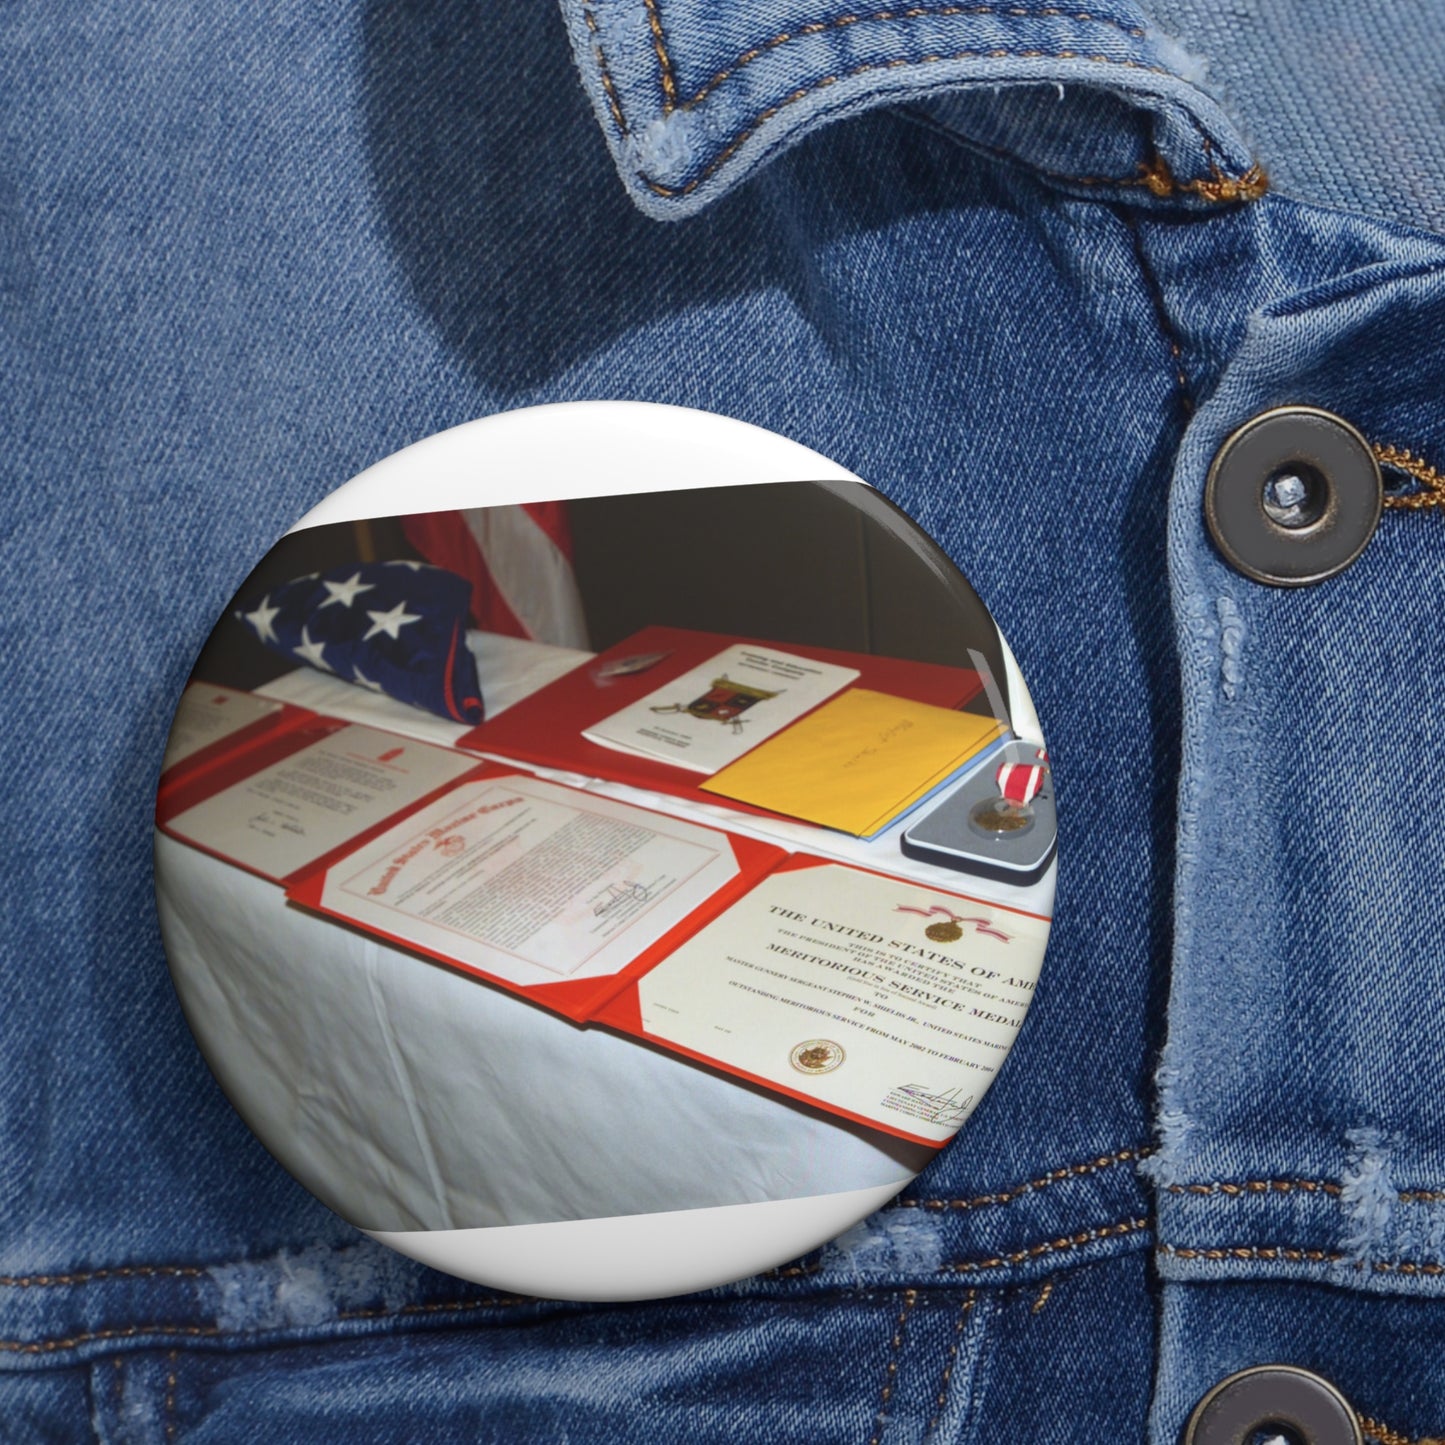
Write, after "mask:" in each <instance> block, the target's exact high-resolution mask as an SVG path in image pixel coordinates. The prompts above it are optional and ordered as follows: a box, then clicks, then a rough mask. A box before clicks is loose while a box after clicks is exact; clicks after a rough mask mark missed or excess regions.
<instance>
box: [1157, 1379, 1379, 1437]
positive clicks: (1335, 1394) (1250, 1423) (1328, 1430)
mask: <svg viewBox="0 0 1445 1445" xmlns="http://www.w3.org/2000/svg"><path fill="white" fill-rule="evenodd" d="M1266 1434H1276V1435H1280V1436H1283V1438H1284V1439H1285V1440H1287V1441H1289V1445H1364V1435H1363V1433H1362V1432H1361V1430H1360V1422H1359V1420H1358V1418H1357V1417H1356V1415H1355V1412H1354V1411H1353V1410H1352V1409H1350V1406H1349V1403H1348V1402H1347V1401H1346V1399H1345V1397H1344V1396H1343V1395H1342V1394H1340V1392H1339V1391H1338V1390H1337V1389H1335V1387H1334V1386H1333V1385H1332V1384H1330V1383H1329V1381H1328V1380H1322V1379H1321V1378H1320V1377H1319V1376H1318V1375H1316V1374H1313V1373H1311V1372H1310V1371H1309V1370H1301V1369H1299V1368H1298V1367H1297V1366H1295V1365H1255V1366H1254V1367H1253V1368H1251V1369H1248V1370H1240V1371H1239V1372H1238V1373H1237V1374H1233V1375H1229V1376H1228V1377H1226V1378H1225V1379H1223V1380H1221V1381H1220V1382H1219V1383H1218V1384H1217V1385H1216V1386H1215V1387H1214V1388H1213V1389H1212V1390H1210V1392H1209V1393H1208V1394H1207V1395H1205V1396H1204V1398H1203V1399H1202V1400H1200V1402H1199V1403H1198V1404H1197V1405H1196V1406H1195V1407H1194V1413H1193V1414H1192V1415H1191V1416H1190V1417H1189V1423H1188V1424H1187V1425H1186V1426H1185V1427H1184V1439H1183V1442H1182V1445H1248V1442H1250V1441H1252V1440H1255V1439H1257V1438H1260V1437H1262V1436H1264V1435H1266Z"/></svg>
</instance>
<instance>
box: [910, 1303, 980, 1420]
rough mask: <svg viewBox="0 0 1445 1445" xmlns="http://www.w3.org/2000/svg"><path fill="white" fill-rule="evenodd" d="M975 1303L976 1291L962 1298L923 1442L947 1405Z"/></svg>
mask: <svg viewBox="0 0 1445 1445" xmlns="http://www.w3.org/2000/svg"><path fill="white" fill-rule="evenodd" d="M977 1303H978V1291H977V1290H976V1289H971V1290H969V1292H968V1293H967V1294H966V1295H965V1296H964V1300H963V1308H962V1309H960V1310H959V1312H958V1320H957V1322H956V1323H955V1325H954V1327H953V1339H952V1341H951V1343H950V1344H949V1346H948V1357H947V1359H946V1360H945V1361H944V1365H943V1374H942V1375H940V1376H939V1378H938V1396H937V1398H936V1400H935V1402H934V1403H935V1404H936V1406H937V1408H936V1409H935V1410H934V1412H933V1418H932V1419H931V1420H930V1421H929V1422H928V1426H927V1428H926V1429H925V1430H924V1432H923V1438H924V1439H925V1440H926V1439H928V1438H929V1436H931V1435H932V1434H933V1429H934V1426H935V1425H937V1424H938V1422H939V1420H940V1418H941V1417H942V1415H943V1407H944V1406H945V1405H946V1404H947V1403H948V1382H949V1381H950V1380H951V1379H953V1367H954V1366H955V1365H956V1364H957V1363H958V1347H959V1345H960V1344H961V1343H962V1342H963V1327H964V1325H966V1324H967V1323H968V1317H969V1315H970V1314H972V1313H973V1307H974V1305H975V1304H977Z"/></svg>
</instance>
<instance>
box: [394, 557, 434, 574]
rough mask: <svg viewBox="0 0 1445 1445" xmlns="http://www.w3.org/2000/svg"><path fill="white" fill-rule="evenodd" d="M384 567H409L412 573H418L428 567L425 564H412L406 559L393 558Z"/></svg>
mask: <svg viewBox="0 0 1445 1445" xmlns="http://www.w3.org/2000/svg"><path fill="white" fill-rule="evenodd" d="M386 565H387V566H388V567H410V568H411V570H412V571H413V572H420V571H421V569H422V568H423V567H427V566H428V564H427V563H425V562H413V561H411V560H410V558H407V557H394V558H392V560H391V561H389V562H388V563H387V564H386Z"/></svg>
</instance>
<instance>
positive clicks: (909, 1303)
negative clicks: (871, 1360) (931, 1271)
mask: <svg viewBox="0 0 1445 1445" xmlns="http://www.w3.org/2000/svg"><path fill="white" fill-rule="evenodd" d="M917 1303H918V1291H917V1290H916V1289H907V1290H904V1291H903V1307H902V1308H901V1309H900V1310H899V1311H898V1320H897V1323H896V1324H895V1325H894V1326H893V1339H892V1341H891V1342H890V1343H889V1346H888V1368H887V1370H885V1371H884V1374H883V1390H882V1393H881V1394H880V1395H879V1397H878V1409H877V1411H876V1412H875V1413H874V1417H873V1418H874V1430H873V1438H872V1439H871V1440H870V1441H869V1442H868V1445H879V1442H880V1441H881V1440H882V1438H883V1426H884V1424H885V1423H886V1421H887V1419H888V1401H889V1400H890V1399H892V1397H893V1386H894V1385H895V1383H896V1382H897V1380H898V1351H899V1349H900V1348H901V1347H902V1345H903V1331H904V1328H905V1327H906V1326H907V1324H908V1316H909V1315H910V1314H911V1313H912V1311H913V1306H914V1305H916V1304H917Z"/></svg>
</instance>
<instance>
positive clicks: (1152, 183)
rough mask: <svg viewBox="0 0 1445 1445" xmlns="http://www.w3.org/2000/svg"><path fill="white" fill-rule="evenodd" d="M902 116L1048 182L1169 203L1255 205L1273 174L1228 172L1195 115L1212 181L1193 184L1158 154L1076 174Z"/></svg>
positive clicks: (920, 117) (1259, 169)
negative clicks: (1142, 193) (1184, 199)
mask: <svg viewBox="0 0 1445 1445" xmlns="http://www.w3.org/2000/svg"><path fill="white" fill-rule="evenodd" d="M898 113H899V114H900V115H903V116H905V117H906V118H907V119H909V120H913V121H916V122H918V123H920V124H922V125H924V126H926V127H927V128H928V129H929V130H933V131H936V132H938V133H940V134H942V135H945V136H947V137H948V139H950V140H952V141H956V142H957V143H959V144H960V145H964V146H967V147H968V148H969V149H970V150H974V151H979V152H981V153H982V154H983V155H987V156H992V157H993V158H994V159H995V160H1001V161H1010V162H1012V163H1013V164H1014V165H1018V166H1023V167H1025V168H1026V169H1028V170H1030V171H1032V172H1033V173H1034V174H1035V175H1039V176H1042V177H1043V178H1044V179H1045V180H1048V181H1057V182H1059V183H1060V184H1061V185H1069V186H1089V187H1093V186H1115V187H1118V188H1120V189H1127V188H1142V189H1144V190H1147V191H1148V192H1149V193H1150V195H1153V196H1157V197H1158V198H1159V199H1160V200H1168V199H1169V198H1170V197H1173V196H1178V195H1182V194H1185V195H1197V196H1198V197H1200V199H1201V200H1205V201H1208V202H1210V203H1211V204H1215V205H1223V204H1225V203H1227V202H1230V201H1255V200H1258V199H1259V197H1260V196H1262V195H1264V193H1265V192H1266V191H1267V190H1268V189H1269V176H1268V175H1267V174H1266V172H1265V169H1264V167H1263V166H1261V165H1259V164H1258V162H1256V163H1255V164H1254V165H1252V166H1250V167H1249V169H1248V170H1246V171H1244V172H1243V173H1242V174H1240V175H1238V176H1231V175H1228V174H1226V172H1225V171H1224V170H1223V169H1222V168H1221V167H1220V165H1219V163H1218V162H1217V161H1216V160H1215V159H1214V158H1213V157H1214V143H1213V142H1212V141H1211V140H1210V139H1209V137H1208V136H1207V135H1205V134H1204V132H1203V131H1202V130H1200V129H1199V124H1198V122H1197V121H1195V120H1194V118H1193V117H1192V116H1191V117H1190V118H1189V119H1190V123H1191V124H1192V125H1193V126H1194V129H1195V132H1196V134H1198V136H1199V140H1200V145H1201V148H1202V149H1203V151H1204V154H1205V159H1206V161H1207V162H1208V164H1209V178H1208V179H1207V180H1206V179H1204V178H1203V177H1200V178H1197V179H1195V180H1192V181H1180V180H1179V179H1178V177H1176V176H1175V174H1174V172H1173V171H1172V170H1171V169H1170V168H1169V163H1168V162H1167V161H1166V160H1165V159H1164V157H1163V156H1161V155H1159V154H1157V153H1156V154H1155V155H1153V156H1152V157H1151V158H1150V159H1149V160H1147V161H1140V162H1139V164H1138V167H1137V174H1135V175H1132V176H1077V175H1073V174H1071V173H1070V172H1069V171H1056V170H1053V169H1052V168H1051V167H1049V166H1044V165H1040V164H1039V163H1038V162H1037V161H1033V160H1030V159H1029V158H1028V157H1027V156H1023V155H1020V154H1019V153H1018V152H1017V151H1011V150H1009V149H1008V148H1007V147H1006V146H998V145H992V144H990V143H989V142H988V141H981V140H976V139H974V138H973V137H972V136H967V135H962V134H960V133H959V132H957V131H955V130H951V129H950V128H949V127H947V126H943V125H939V124H938V123H937V122H936V121H934V120H933V119H932V117H930V116H928V115H924V114H921V113H920V112H918V111H915V110H912V109H910V108H907V107H901V108H900V109H899V112H898Z"/></svg>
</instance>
